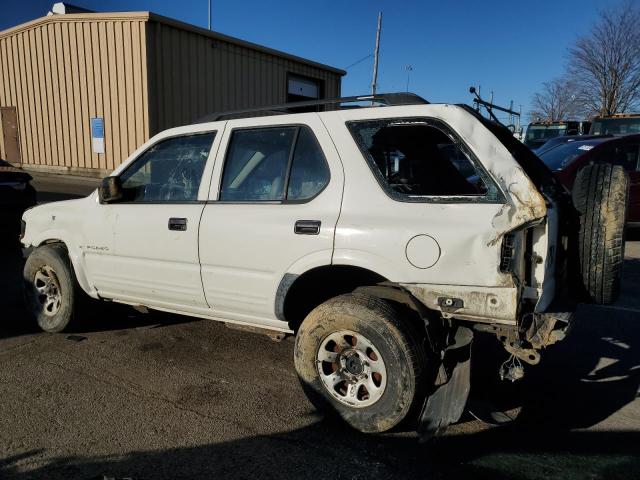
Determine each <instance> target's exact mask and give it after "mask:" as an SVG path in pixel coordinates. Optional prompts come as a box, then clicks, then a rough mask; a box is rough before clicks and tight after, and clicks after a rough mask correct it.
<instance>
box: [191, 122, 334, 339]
mask: <svg viewBox="0 0 640 480" xmlns="http://www.w3.org/2000/svg"><path fill="white" fill-rule="evenodd" d="M286 118H287V120H284V119H283V117H276V118H274V117H270V118H263V119H260V118H258V119H255V118H254V119H241V120H231V121H229V122H228V123H227V127H226V129H225V133H224V136H223V138H222V145H221V148H220V153H219V154H218V158H217V161H216V166H215V169H214V173H213V180H212V182H211V191H210V195H209V201H208V202H207V205H206V207H205V209H204V211H203V215H202V221H201V224H200V238H199V249H200V262H201V271H202V282H203V286H204V291H205V296H206V300H207V302H208V304H209V306H210V308H211V310H212V311H213V314H214V315H216V316H220V317H223V318H227V319H233V320H238V321H244V322H248V323H253V324H258V325H265V326H274V327H280V328H285V327H286V326H285V325H284V324H283V322H282V320H281V319H279V318H278V315H276V312H275V300H276V292H277V290H278V286H279V285H280V283H281V281H282V280H283V278H284V277H285V274H287V273H289V274H291V275H296V274H299V273H302V272H304V271H306V270H307V269H309V268H313V267H315V266H320V265H329V264H330V263H331V259H332V253H333V240H334V233H335V226H336V222H337V220H338V215H339V212H340V203H341V198H342V187H343V173H342V165H341V162H340V159H339V157H338V154H337V152H336V150H335V147H334V146H333V143H332V142H331V139H330V137H329V135H328V134H327V132H326V129H325V127H324V126H323V125H322V123H321V122H320V120H319V119H318V116H317V115H316V114H315V113H308V114H300V115H295V116H287V117H286ZM289 278H291V277H289Z"/></svg>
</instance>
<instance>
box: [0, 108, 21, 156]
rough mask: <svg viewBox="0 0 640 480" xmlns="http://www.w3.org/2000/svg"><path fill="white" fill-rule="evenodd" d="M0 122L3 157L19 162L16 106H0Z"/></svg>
mask: <svg viewBox="0 0 640 480" xmlns="http://www.w3.org/2000/svg"><path fill="white" fill-rule="evenodd" d="M0 123H2V146H3V151H4V152H5V154H4V159H5V160H7V161H8V162H11V163H16V164H19V163H21V161H20V133H19V130H18V128H19V127H18V116H17V113H16V107H0Z"/></svg>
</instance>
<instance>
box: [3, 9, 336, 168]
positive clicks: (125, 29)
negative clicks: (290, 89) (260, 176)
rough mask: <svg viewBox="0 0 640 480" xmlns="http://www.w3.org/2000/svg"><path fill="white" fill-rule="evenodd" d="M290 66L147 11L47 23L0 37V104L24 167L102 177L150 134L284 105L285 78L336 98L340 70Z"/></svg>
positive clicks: (279, 57)
mask: <svg viewBox="0 0 640 480" xmlns="http://www.w3.org/2000/svg"><path fill="white" fill-rule="evenodd" d="M296 58H297V57H293V56H291V55H288V54H284V53H281V52H276V51H273V50H270V49H268V48H265V47H260V46H257V45H251V44H248V43H246V42H243V41H241V40H238V39H231V38H230V37H225V36H223V35H220V34H215V33H213V32H209V31H207V30H203V29H200V28H198V27H194V26H191V25H187V24H184V23H181V22H177V21H174V20H171V19H168V18H165V17H160V16H157V15H154V14H150V13H149V12H138V13H136V12H133V13H92V14H71V15H55V16H50V17H43V18H40V19H37V20H34V21H32V22H29V23H26V24H23V25H19V26H17V27H15V28H12V29H9V30H5V31H4V32H1V33H0V106H7V107H11V106H14V107H16V108H17V115H18V124H19V134H20V150H21V157H22V163H23V164H24V165H34V166H43V167H45V166H46V167H48V168H54V169H58V168H60V169H64V170H66V171H73V170H75V169H81V170H84V169H99V170H101V171H109V170H112V169H113V168H115V167H117V166H118V165H119V164H120V163H121V162H122V161H123V160H125V159H126V158H127V157H128V156H129V154H130V153H131V152H132V151H133V150H135V149H136V148H137V147H138V146H140V145H141V144H142V143H143V142H145V141H146V140H148V138H149V137H150V136H151V135H153V134H155V133H157V132H158V131H160V130H163V129H166V128H169V127H173V126H176V125H184V124H187V123H191V122H193V121H194V120H196V119H197V118H199V117H202V116H204V115H206V114H208V113H212V112H218V111H224V110H230V109H239V108H246V107H256V106H261V105H269V104H275V103H284V102H286V99H287V75H288V74H298V75H303V76H306V77H310V78H314V79H318V80H320V81H321V84H322V88H323V92H322V93H323V96H324V97H325V98H333V97H338V96H339V95H340V83H341V73H344V72H341V71H339V70H335V69H332V68H331V67H326V66H323V65H320V64H315V63H314V62H310V61H307V60H304V59H297V60H296ZM92 117H102V118H104V135H105V153H104V154H100V155H98V154H95V153H93V152H92V148H91V131H90V119H91V118H92ZM2 134H3V132H2V124H1V122H0V157H3V156H4V155H5V154H6V152H4V151H3V142H2V138H3V137H2ZM100 173H102V172H100Z"/></svg>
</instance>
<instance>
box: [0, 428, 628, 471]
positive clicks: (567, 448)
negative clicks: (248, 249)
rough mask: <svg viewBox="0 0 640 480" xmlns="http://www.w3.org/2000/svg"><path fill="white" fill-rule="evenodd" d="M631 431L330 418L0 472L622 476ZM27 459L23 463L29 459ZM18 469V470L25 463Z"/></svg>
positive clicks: (32, 455)
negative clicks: (354, 426)
mask: <svg viewBox="0 0 640 480" xmlns="http://www.w3.org/2000/svg"><path fill="white" fill-rule="evenodd" d="M639 439H640V436H639V435H638V433H637V432H629V431H613V432H566V433H562V434H554V435H549V432H547V431H546V430H545V429H544V428H539V429H538V430H536V431H533V432H531V431H526V430H523V429H513V428H494V429H489V430H485V431H482V432H478V433H472V434H465V435H449V436H444V437H441V438H439V439H438V440H437V441H436V442H432V443H427V444H421V443H419V442H418V441H417V440H416V439H415V438H408V437H399V436H394V435H382V436H373V435H371V436H367V435H363V434H359V433H357V432H354V431H352V430H348V429H347V428H345V427H342V426H339V425H335V424H333V423H332V422H328V421H319V422H317V423H314V424H312V425H310V426H307V427H304V428H300V429H297V430H293V431H290V432H282V433H277V434H273V435H258V436H249V437H247V438H242V439H239V440H234V441H227V442H220V443H212V444H209V445H201V446H195V447H184V448H170V449H161V450H154V451H132V452H129V453H127V454H124V455H113V456H96V457H91V456H86V457H85V456H61V457H58V458H53V459H51V460H49V461H47V462H46V464H45V465H44V466H41V467H39V468H36V469H32V468H30V467H29V464H33V463H34V460H37V459H38V457H41V456H42V455H43V454H45V453H46V451H44V450H34V451H29V452H24V453H21V454H19V455H16V456H13V457H8V458H5V459H4V460H0V474H2V477H3V478H7V479H8V478H13V479H16V480H22V479H25V480H26V479H32V478H47V479H51V480H55V479H68V478H77V479H103V478H132V479H154V480H160V479H175V478H225V479H226V478H229V479H237V478H261V479H270V478H274V479H275V478H278V479H280V478H305V479H307V478H314V479H315V478H334V479H365V478H366V479H375V478H385V479H406V478H431V479H442V480H444V479H470V478H473V479H487V480H489V479H491V480H494V479H522V480H525V479H541V478H545V479H563V480H564V479H578V478H580V479H583V478H606V479H608V480H611V479H614V480H615V479H620V480H622V479H625V480H626V479H628V478H631V477H630V475H631V476H633V474H632V472H634V471H636V472H637V471H638V469H639V468H640V457H639V456H638V440H639ZM25 467H26V468H25ZM23 469H24V470H23Z"/></svg>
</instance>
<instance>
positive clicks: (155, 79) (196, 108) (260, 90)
mask: <svg viewBox="0 0 640 480" xmlns="http://www.w3.org/2000/svg"><path fill="white" fill-rule="evenodd" d="M198 30H199V29H197V28H194V29H193V30H185V29H182V28H177V27H174V26H172V25H170V24H167V23H164V22H157V21H154V19H153V17H152V18H151V19H150V21H149V24H148V32H149V33H148V42H149V43H148V45H149V50H148V52H149V53H148V57H149V62H150V67H149V81H150V83H149V90H150V91H149V106H150V109H151V115H150V118H151V131H152V133H157V132H158V131H161V130H164V129H166V128H169V127H173V126H176V125H184V124H186V123H191V122H193V121H194V120H196V119H198V118H200V117H202V116H204V115H206V114H208V113H212V112H220V111H225V110H232V109H233V110H235V109H240V108H249V107H256V106H263V105H272V104H278V103H285V102H286V100H287V74H288V73H292V74H298V75H304V76H306V77H311V78H314V79H318V80H321V81H322V84H323V89H324V92H323V93H324V95H323V96H324V97H325V98H335V97H339V96H340V84H341V75H340V74H339V73H334V72H332V71H330V70H326V69H322V68H319V67H315V66H313V65H309V64H307V63H303V62H296V61H295V60H292V59H290V58H287V57H284V56H279V55H277V54H271V53H268V52H265V51H260V50H256V49H255V48H251V47H250V46H244V45H242V44H239V43H232V42H227V41H224V40H221V39H219V38H215V37H213V38H212V37H211V36H209V35H207V34H206V33H204V32H203V33H200V32H198Z"/></svg>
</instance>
